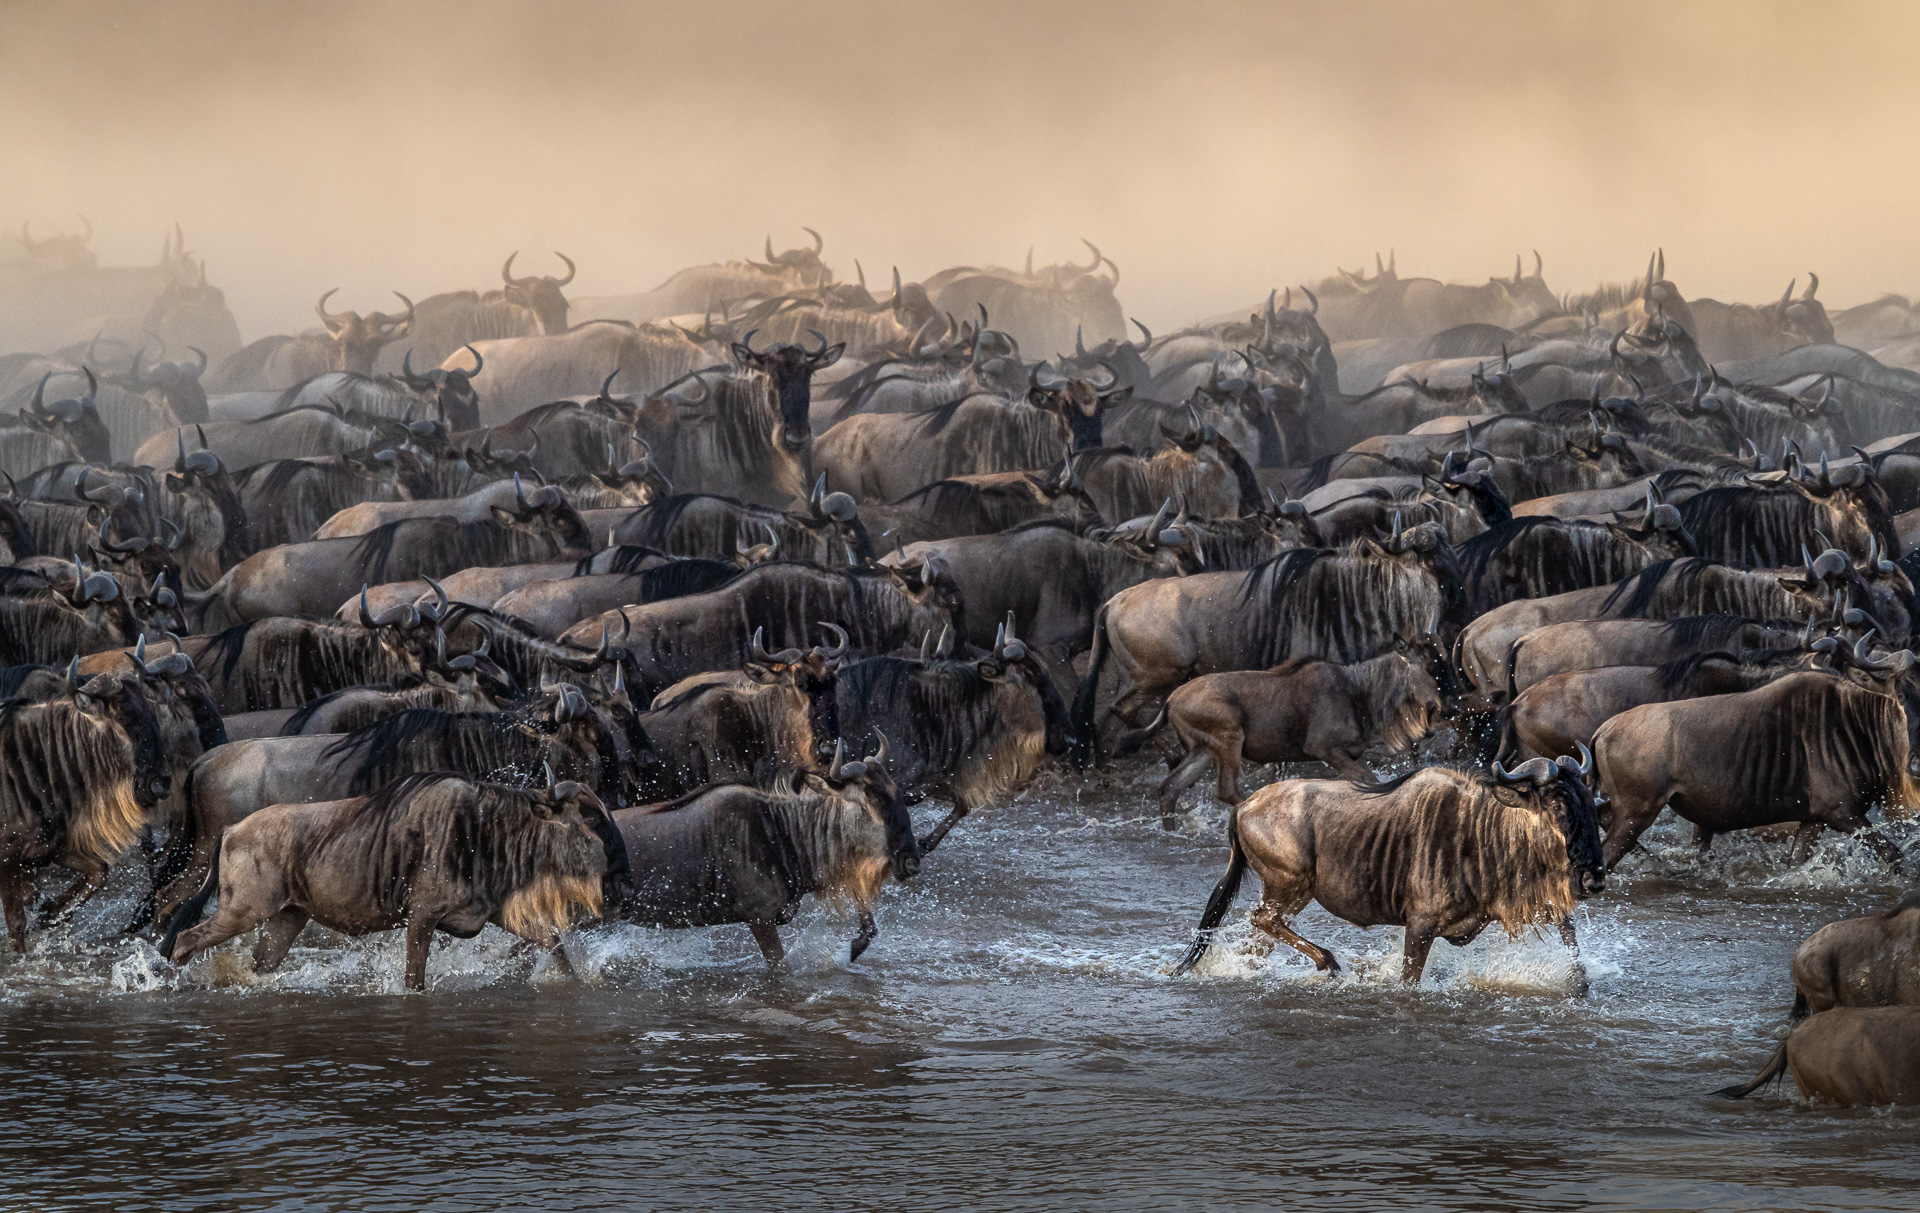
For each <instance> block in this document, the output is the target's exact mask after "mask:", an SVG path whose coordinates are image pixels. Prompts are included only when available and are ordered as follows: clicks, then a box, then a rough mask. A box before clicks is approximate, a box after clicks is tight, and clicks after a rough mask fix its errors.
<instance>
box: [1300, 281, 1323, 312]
mask: <svg viewBox="0 0 1920 1213" xmlns="http://www.w3.org/2000/svg"><path fill="white" fill-rule="evenodd" d="M1300 293H1301V294H1303V295H1305V296H1306V297H1307V302H1308V303H1309V304H1311V305H1312V306H1310V307H1309V308H1307V315H1309V316H1318V315H1319V314H1320V297H1319V296H1318V295H1315V294H1314V293H1313V292H1312V291H1310V290H1308V289H1307V284H1306V283H1304V282H1303V283H1301V284H1300Z"/></svg>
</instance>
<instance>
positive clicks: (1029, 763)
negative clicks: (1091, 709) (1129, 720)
mask: <svg viewBox="0 0 1920 1213" xmlns="http://www.w3.org/2000/svg"><path fill="white" fill-rule="evenodd" d="M835 717H836V720H837V723H838V728H839V729H840V732H841V735H842V736H847V737H864V736H866V735H867V733H868V731H869V730H873V731H877V732H882V733H885V734H886V735H887V736H888V737H891V738H892V739H893V747H892V748H891V749H890V750H889V751H888V759H887V770H888V772H889V773H890V774H891V775H892V776H893V781H894V783H895V784H896V785H897V786H899V787H900V789H901V790H902V792H903V794H905V795H907V796H908V797H909V798H915V799H917V798H918V796H921V795H933V796H938V797H940V798H941V799H943V800H946V801H948V802H949V803H951V804H952V805H953V811H952V812H950V813H948V814H947V816H946V818H945V819H944V820H942V821H941V823H940V824H939V825H937V826H935V827H934V829H933V831H932V832H931V833H929V834H928V835H927V836H926V837H924V838H922V839H921V840H920V850H921V851H922V852H929V851H932V850H933V848H935V847H936V846H938V845H940V840H941V839H942V838H945V837H946V836H947V831H949V830H951V829H952V828H953V827H954V826H956V825H958V824H959V823H960V821H961V819H962V818H964V817H966V815H967V814H968V813H971V812H972V811H973V810H975V809H978V808H985V807H986V806H988V805H990V804H993V803H994V802H995V801H997V800H1000V799H1001V798H1003V797H1005V796H1007V795H1010V794H1011V793H1013V792H1016V791H1018V790H1019V789H1020V788H1021V787H1022V786H1023V785H1025V783H1026V782H1027V780H1029V779H1031V778H1032V777H1033V773H1034V772H1035V771H1037V770H1039V768H1040V763H1041V762H1042V760H1043V759H1044V758H1045V756H1046V755H1047V754H1064V753H1066V751H1067V729H1068V724H1067V705H1066V703H1065V702H1064V701H1062V699H1061V698H1060V693H1059V691H1058V690H1056V689H1055V688H1054V685H1053V680H1052V679H1051V678H1049V677H1048V676H1047V674H1046V672H1045V671H1044V670H1043V669H1042V668H1041V667H1040V665H1039V663H1038V662H1036V661H1035V660H1033V658H1032V656H1031V655H1030V654H1029V653H1028V651H1027V646H1026V645H1025V644H1024V643H1022V642H1021V641H1020V640H1019V638H1018V637H1017V636H1014V635H1013V634H1012V628H1011V627H1010V626H1009V625H1008V624H1002V625H1001V627H1000V633H999V634H998V635H997V636H995V637H994V643H993V647H992V648H990V649H988V650H987V653H986V655H985V656H984V657H980V658H977V659H975V660H971V661H953V660H945V659H934V660H924V659H923V660H919V661H915V660H912V659H909V658H902V657H868V658H865V659H864V660H861V661H856V662H852V663H849V664H847V665H844V666H842V667H841V668H840V671H839V676H838V679H837V689H836V693H835Z"/></svg>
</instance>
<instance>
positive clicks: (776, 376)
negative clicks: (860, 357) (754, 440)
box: [733, 329, 847, 451]
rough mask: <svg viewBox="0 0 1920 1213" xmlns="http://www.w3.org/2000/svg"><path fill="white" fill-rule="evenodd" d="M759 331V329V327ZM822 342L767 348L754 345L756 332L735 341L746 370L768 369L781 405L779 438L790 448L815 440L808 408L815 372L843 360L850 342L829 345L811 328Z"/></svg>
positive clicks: (735, 351)
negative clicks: (812, 345) (811, 346)
mask: <svg viewBox="0 0 1920 1213" xmlns="http://www.w3.org/2000/svg"><path fill="white" fill-rule="evenodd" d="M755 331H758V330H755ZM808 331H809V332H811V333H812V334H813V336H814V337H815V338H817V339H818V340H819V342H820V347H819V348H818V349H814V350H809V349H806V348H804V347H802V346H798V345H776V346H773V347H772V348H770V349H766V350H755V349H754V348H753V333H752V332H749V333H748V334H747V335H746V337H745V338H743V339H742V340H740V341H737V342H735V343H734V345H733V359H734V362H735V363H737V364H738V365H739V366H740V368H741V369H742V370H755V371H760V372H762V373H764V374H765V375H766V376H767V378H768V380H770V381H771V383H772V385H773V394H774V400H775V402H776V403H777V404H778V405H779V408H780V428H779V431H778V432H777V433H776V434H775V435H774V437H775V439H776V440H777V441H779V442H781V443H784V444H785V445H786V446H787V447H788V448H789V449H790V450H796V451H797V450H799V449H800V448H801V447H804V446H806V445H807V444H808V443H809V442H811V441H813V426H812V423H811V422H810V421H809V420H808V416H807V414H808V410H809V409H810V408H811V406H812V402H813V374H814V372H815V371H820V370H825V369H826V368H827V367H830V366H832V365H833V364H834V363H836V362H838V361H840V355H842V354H844V353H846V351H847V344H846V342H844V341H843V342H841V343H840V344H838V345H828V344H827V339H826V336H825V335H824V334H822V333H820V332H819V331H818V330H812V329H810V330H808Z"/></svg>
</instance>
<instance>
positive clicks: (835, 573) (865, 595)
mask: <svg viewBox="0 0 1920 1213" xmlns="http://www.w3.org/2000/svg"><path fill="white" fill-rule="evenodd" d="M823 619H826V620H832V621H833V622H835V623H837V624H839V625H840V626H841V627H843V628H845V629H846V630H847V632H848V633H849V634H850V636H851V637H852V643H853V645H854V647H855V648H858V649H861V650H864V651H866V652H869V653H887V652H892V651H893V650H895V649H900V648H905V647H907V646H909V645H911V644H915V643H918V641H919V639H920V638H921V637H923V636H925V635H927V634H928V633H930V632H931V633H932V634H934V635H936V636H937V635H939V633H940V630H941V629H942V628H946V627H951V628H952V629H953V630H954V632H955V633H956V634H964V633H965V631H966V618H965V611H964V607H963V600H962V598H961V594H960V589H959V587H958V586H957V585H956V584H955V582H954V580H953V577H952V576H951V574H949V573H948V572H947V569H946V565H945V563H944V562H943V561H941V560H940V559H939V558H938V557H928V558H926V559H924V560H917V561H914V562H912V563H910V564H908V565H904V566H890V567H878V566H872V565H868V566H863V567H859V568H823V567H821V566H820V565H814V564H801V563H799V562H794V561H774V562H772V563H768V564H762V565H757V566H755V567H754V568H751V569H749V570H747V571H746V572H745V573H742V574H741V575H740V576H738V577H736V578H734V579H733V580H732V581H731V582H729V583H728V584H727V585H726V586H724V587H722V588H721V589H718V590H713V591H710V592H708V593H705V594H689V595H686V596H684V597H681V598H672V599H668V600H667V601H665V602H655V603H648V604H647V605H645V606H630V607H623V608H621V609H620V610H617V611H609V612H607V614H605V615H603V616H600V617H599V618H596V619H585V620H582V621H581V622H580V623H578V624H576V625H574V627H573V628H571V629H570V630H569V631H568V632H567V633H566V634H565V635H563V636H562V637H561V638H560V642H561V643H562V644H567V645H572V646H574V647H576V648H589V647H590V646H592V645H594V643H595V642H596V641H597V640H599V641H604V639H605V637H606V636H607V634H608V632H609V631H615V634H617V635H620V636H621V637H623V639H622V640H621V644H622V645H624V646H625V650H626V662H627V680H628V682H629V684H630V685H632V686H633V687H634V688H635V689H636V690H637V691H638V692H640V693H642V694H647V695H652V694H655V693H657V692H658V691H660V690H661V689H663V688H665V687H666V686H668V685H670V684H672V683H675V682H678V681H679V680H680V679H682V678H685V677H687V676H688V675H691V674H699V673H702V672H704V671H707V670H727V669H739V668H740V666H741V665H742V664H743V663H744V662H746V660H747V659H748V658H749V657H750V656H751V652H750V650H749V643H750V641H751V640H752V638H753V636H754V635H755V633H756V632H759V631H761V630H763V629H764V631H765V634H766V640H767V643H769V644H773V645H777V646H779V647H782V648H785V647H789V646H801V645H805V644H807V643H809V641H810V640H811V633H812V629H813V627H814V625H815V624H816V623H817V622H818V621H820V620H823ZM496 660H497V658H496Z"/></svg>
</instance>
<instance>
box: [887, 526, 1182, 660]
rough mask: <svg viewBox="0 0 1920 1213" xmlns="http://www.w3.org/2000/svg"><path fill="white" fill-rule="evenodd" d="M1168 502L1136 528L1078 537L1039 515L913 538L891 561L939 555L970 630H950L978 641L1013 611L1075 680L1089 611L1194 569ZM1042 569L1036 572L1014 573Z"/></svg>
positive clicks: (1030, 639) (1086, 642) (1037, 646)
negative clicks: (972, 531) (947, 535)
mask: <svg viewBox="0 0 1920 1213" xmlns="http://www.w3.org/2000/svg"><path fill="white" fill-rule="evenodd" d="M1171 517H1172V511H1171V509H1170V508H1164V507H1163V509H1162V511H1161V513H1160V514H1158V515H1156V524H1155V525H1149V526H1148V527H1146V528H1144V529H1142V530H1141V531H1140V532H1138V533H1137V534H1127V535H1122V534H1117V533H1113V532H1101V531H1096V532H1092V533H1089V534H1084V535H1083V534H1079V533H1077V532H1076V531H1075V530H1074V528H1073V527H1072V526H1070V525H1068V524H1066V523H1061V522H1053V521H1041V522H1031V523H1027V524H1026V525H1024V526H1019V527H1015V528H1013V529H1011V530H1008V531H1003V532H1001V533H1000V534H997V535H962V536H958V537H956V538H953V539H940V540H934V541H931V542H926V543H916V544H913V545H911V546H909V547H906V548H904V549H903V550H902V551H901V552H900V554H899V555H897V556H894V557H889V559H890V560H919V559H925V558H927V557H930V556H938V557H939V558H940V560H941V561H942V562H943V563H944V565H945V567H946V569H947V571H948V573H949V574H950V575H951V576H952V578H953V580H954V583H955V584H956V585H958V586H959V587H960V596H961V599H962V600H963V601H964V602H965V603H966V604H967V608H968V610H967V614H968V619H969V627H968V631H967V632H966V633H965V634H963V635H961V636H959V637H957V639H959V640H962V641H965V642H967V643H969V644H973V645H976V646H978V647H981V648H984V647H986V645H987V643H988V642H989V641H990V640H992V639H993V633H991V632H989V631H987V630H986V628H987V625H988V624H992V625H994V626H995V627H998V626H999V623H1000V621H1001V620H1003V619H1005V618H1006V617H1007V616H1008V615H1012V616H1013V617H1014V618H1015V619H1018V620H1019V621H1020V630H1021V632H1023V633H1024V634H1025V637H1026V641H1025V643H1026V645H1027V647H1028V648H1030V649H1032V650H1033V651H1034V652H1035V653H1036V655H1038V656H1039V657H1040V659H1041V660H1042V661H1044V662H1046V663H1047V665H1048V667H1049V668H1050V669H1051V671H1052V672H1053V675H1054V679H1055V681H1056V683H1057V684H1058V685H1059V686H1061V687H1065V688H1071V687H1072V686H1073V684H1074V675H1073V659H1074V657H1075V656H1077V655H1079V654H1081V653H1084V652H1086V650H1087V649H1088V648H1089V647H1090V646H1091V645H1092V644H1093V618H1094V612H1096V611H1098V610H1099V609H1100V605H1101V604H1102V603H1104V602H1105V601H1106V600H1107V599H1109V598H1111V597H1113V595H1115V594H1117V593H1119V592H1120V591H1121V590H1124V589H1126V588H1128V587H1129V586H1135V585H1139V584H1140V583H1141V582H1143V581H1148V580H1152V579H1154V578H1159V577H1178V576H1180V575H1182V574H1185V573H1197V572H1199V571H1200V570H1201V569H1202V568H1203V567H1204V566H1203V565H1202V564H1201V563H1200V562H1199V560H1198V559H1197V558H1196V557H1195V555H1194V552H1193V548H1192V546H1191V545H1190V544H1189V543H1188V542H1187V536H1186V534H1185V533H1176V534H1169V531H1170V530H1171V528H1170V527H1169V526H1168V520H1169V519H1170V518H1171ZM1033 569H1045V570H1047V575H1046V576H1044V577H1036V576H1030V575H1027V574H1025V573H1023V572H1022V570H1033Z"/></svg>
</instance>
